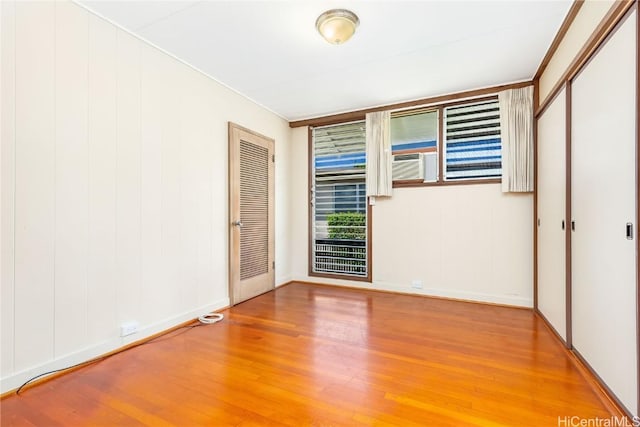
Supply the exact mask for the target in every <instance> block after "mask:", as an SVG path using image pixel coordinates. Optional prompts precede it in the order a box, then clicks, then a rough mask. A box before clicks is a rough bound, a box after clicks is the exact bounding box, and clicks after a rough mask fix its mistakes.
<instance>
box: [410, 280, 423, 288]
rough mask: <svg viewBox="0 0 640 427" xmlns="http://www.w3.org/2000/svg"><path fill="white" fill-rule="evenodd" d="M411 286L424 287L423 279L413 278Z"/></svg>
mask: <svg viewBox="0 0 640 427" xmlns="http://www.w3.org/2000/svg"><path fill="white" fill-rule="evenodd" d="M411 287H412V288H413V289H422V280H412V281H411Z"/></svg>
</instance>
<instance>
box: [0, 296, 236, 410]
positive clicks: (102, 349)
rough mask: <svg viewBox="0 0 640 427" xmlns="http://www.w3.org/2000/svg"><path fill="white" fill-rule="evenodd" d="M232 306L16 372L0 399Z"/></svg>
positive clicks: (1, 384) (222, 303)
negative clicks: (27, 383) (52, 372)
mask: <svg viewBox="0 0 640 427" xmlns="http://www.w3.org/2000/svg"><path fill="white" fill-rule="evenodd" d="M228 307H229V299H228V298H224V299H221V300H218V301H215V302H213V303H211V304H207V305H204V306H202V307H199V308H197V309H195V310H191V311H188V312H186V313H182V314H180V315H177V316H173V317H170V318H168V319H165V320H162V321H159V322H155V323H152V324H150V325H146V326H144V327H142V328H141V329H140V330H139V331H138V333H136V334H134V335H130V336H127V337H114V338H111V339H109V340H107V341H104V342H102V343H99V344H96V345H93V346H91V347H88V348H85V349H82V350H80V351H77V352H75V353H71V354H68V355H65V356H62V357H59V358H57V359H54V360H52V361H49V362H46V363H43V364H40V365H38V366H34V367H31V368H29V369H25V370H22V371H20V372H16V373H14V374H12V375H9V376H7V377H4V378H2V379H1V380H0V389H1V394H0V399H4V398H5V397H8V396H10V395H12V394H14V393H15V391H16V390H17V389H18V387H20V386H21V385H22V384H24V383H25V382H26V381H27V380H29V379H30V378H33V377H35V376H37V375H41V374H43V373H45V372H49V371H54V370H56V369H63V368H65V367H67V366H73V365H77V364H79V363H89V362H90V361H91V360H97V359H101V358H104V357H108V356H112V355H114V354H116V353H120V352H122V351H125V350H127V349H129V348H131V347H135V346H138V345H140V344H142V343H144V342H147V341H150V340H152V339H154V338H157V337H158V336H161V335H165V334H167V333H170V332H172V331H174V330H176V329H179V328H181V327H183V326H186V325H188V324H190V323H193V322H194V321H196V320H197V318H198V317H199V316H201V315H203V314H206V313H209V312H211V311H221V310H224V309H226V308H228ZM83 366H86V365H82V366H78V367H76V368H70V369H65V370H64V371H61V372H57V373H55V374H51V375H47V376H46V377H42V378H39V379H38V380H35V381H33V382H32V383H30V384H29V385H28V386H26V387H25V388H24V389H23V390H26V389H28V388H31V387H33V386H35V385H39V384H42V383H44V382H47V381H50V380H52V379H54V378H58V377H60V376H62V375H65V374H67V373H69V372H73V371H74V370H77V369H80V368H82V367H83Z"/></svg>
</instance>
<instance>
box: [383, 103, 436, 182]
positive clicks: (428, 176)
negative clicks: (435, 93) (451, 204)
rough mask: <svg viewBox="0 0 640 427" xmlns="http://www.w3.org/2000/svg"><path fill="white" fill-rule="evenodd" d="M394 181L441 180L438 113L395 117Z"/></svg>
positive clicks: (403, 114) (393, 130)
mask: <svg viewBox="0 0 640 427" xmlns="http://www.w3.org/2000/svg"><path fill="white" fill-rule="evenodd" d="M391 149H392V154H393V179H394V181H397V180H413V179H417V180H422V181H424V182H434V181H437V180H438V110H431V111H408V112H402V113H394V114H392V116H391Z"/></svg>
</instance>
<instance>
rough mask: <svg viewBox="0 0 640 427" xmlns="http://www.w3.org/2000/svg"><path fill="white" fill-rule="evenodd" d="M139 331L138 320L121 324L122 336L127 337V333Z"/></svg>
mask: <svg viewBox="0 0 640 427" xmlns="http://www.w3.org/2000/svg"><path fill="white" fill-rule="evenodd" d="M136 332H138V322H126V323H123V324H122V325H120V336H121V337H126V336H127V335H131V334H135V333H136Z"/></svg>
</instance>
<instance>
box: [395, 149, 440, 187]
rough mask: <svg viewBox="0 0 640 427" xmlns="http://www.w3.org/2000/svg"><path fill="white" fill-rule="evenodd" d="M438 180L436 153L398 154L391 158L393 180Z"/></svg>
mask: <svg viewBox="0 0 640 427" xmlns="http://www.w3.org/2000/svg"><path fill="white" fill-rule="evenodd" d="M406 179H419V180H421V181H424V182H436V181H437V180H438V153H414V154H399V155H396V156H394V160H393V180H394V181H398V180H406Z"/></svg>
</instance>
